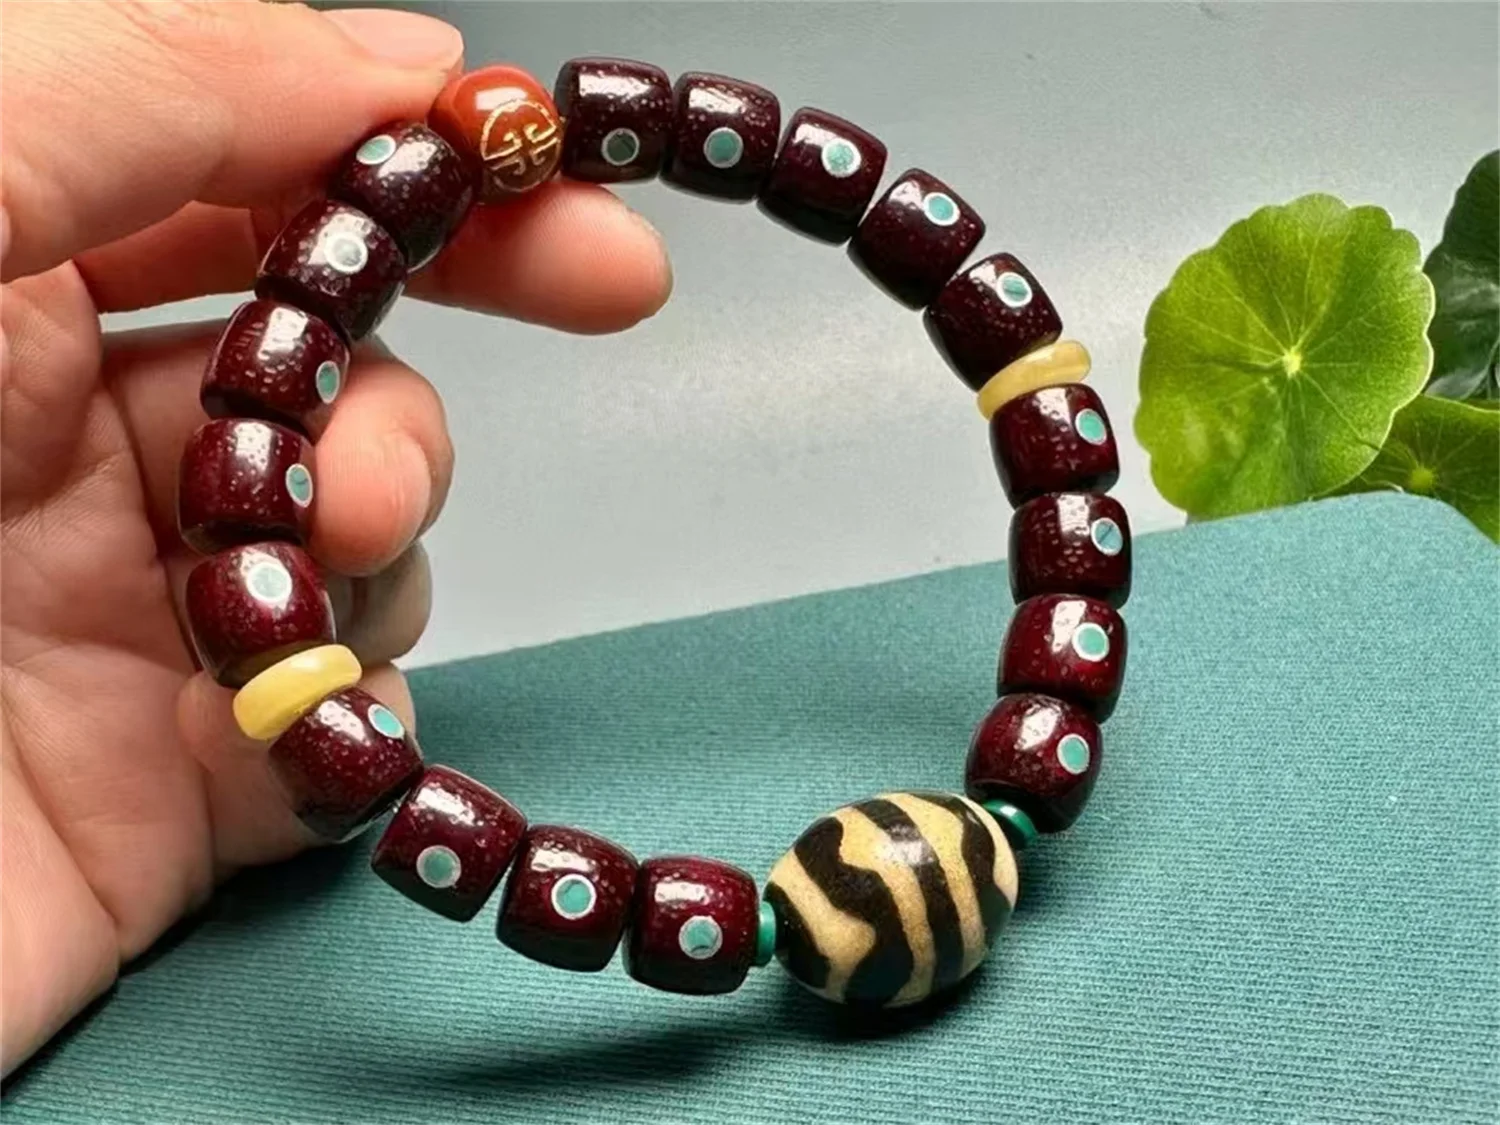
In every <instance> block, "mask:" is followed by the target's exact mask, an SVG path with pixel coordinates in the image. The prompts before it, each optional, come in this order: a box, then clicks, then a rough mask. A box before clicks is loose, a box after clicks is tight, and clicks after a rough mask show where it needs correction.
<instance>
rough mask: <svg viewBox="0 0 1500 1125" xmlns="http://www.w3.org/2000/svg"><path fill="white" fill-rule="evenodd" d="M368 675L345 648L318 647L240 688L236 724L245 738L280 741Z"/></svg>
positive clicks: (288, 658) (235, 716) (278, 665)
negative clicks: (326, 700) (331, 698)
mask: <svg viewBox="0 0 1500 1125" xmlns="http://www.w3.org/2000/svg"><path fill="white" fill-rule="evenodd" d="M363 675H364V670H363V669H361V668H360V666H359V659H358V657H356V656H355V655H354V653H353V652H352V651H351V650H350V649H348V648H345V647H344V646H343V645H319V646H318V647H317V648H307V649H303V650H302V651H301V652H294V653H292V655H291V656H288V657H287V658H286V659H285V660H280V661H277V662H276V663H275V664H273V665H271V666H270V667H269V668H267V669H266V670H265V671H264V672H261V673H260V674H259V675H257V676H255V677H254V678H253V679H252V680H251V681H250V682H249V683H248V684H246V685H245V686H244V687H242V688H240V690H239V691H238V692H236V693H235V697H234V721H235V723H236V725H238V726H239V728H240V731H241V733H243V734H244V735H245V737H246V738H253V739H255V740H256V741H258V742H269V741H270V740H271V739H273V738H277V737H279V736H280V735H281V734H282V733H283V732H284V731H285V730H286V729H287V727H289V726H291V725H292V724H293V723H295V722H296V721H297V720H298V719H300V718H301V717H302V716H303V715H305V714H307V712H308V711H310V710H311V709H312V708H313V706H314V705H316V704H317V702H318V701H319V700H320V699H322V698H324V697H325V696H328V695H332V694H333V693H334V692H336V691H343V690H344V689H345V688H350V687H353V686H354V685H355V684H357V683H359V681H360V677H361V676H363Z"/></svg>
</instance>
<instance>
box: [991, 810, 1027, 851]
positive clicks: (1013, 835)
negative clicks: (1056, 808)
mask: <svg viewBox="0 0 1500 1125" xmlns="http://www.w3.org/2000/svg"><path fill="white" fill-rule="evenodd" d="M984 810H985V812H987V813H989V814H990V815H991V816H993V817H994V818H995V820H996V821H998V822H999V824H1000V829H1001V831H1003V832H1004V833H1005V838H1006V839H1007V840H1009V841H1010V846H1011V847H1013V848H1015V849H1016V851H1018V852H1019V851H1022V850H1023V849H1025V848H1026V847H1027V846H1029V845H1030V844H1031V842H1032V841H1033V840H1035V839H1036V838H1037V835H1038V833H1037V830H1036V825H1035V824H1033V823H1032V822H1031V817H1029V816H1027V815H1026V814H1025V813H1024V812H1022V811H1021V810H1020V809H1018V808H1016V806H1015V805H1012V804H1009V803H1007V802H1005V801H986V802H985V803H984Z"/></svg>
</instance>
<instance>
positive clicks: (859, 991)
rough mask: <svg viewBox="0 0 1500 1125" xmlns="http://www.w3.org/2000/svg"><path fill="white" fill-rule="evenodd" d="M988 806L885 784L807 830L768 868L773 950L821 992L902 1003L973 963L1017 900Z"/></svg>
mask: <svg viewBox="0 0 1500 1125" xmlns="http://www.w3.org/2000/svg"><path fill="white" fill-rule="evenodd" d="M1016 890H1017V886H1016V863H1015V856H1014V854H1013V853H1012V851H1011V847H1010V844H1009V842H1008V841H1007V840H1006V838H1005V834H1004V833H1003V832H1002V831H1001V829H1000V827H999V825H997V824H996V823H995V821H994V819H993V818H992V817H991V816H990V814H989V813H987V812H985V811H984V810H983V809H982V808H980V807H979V806H978V805H977V804H975V803H974V802H973V801H970V800H968V799H967V798H965V797H958V796H952V795H949V794H945V793H887V794H884V795H883V796H880V797H875V798H872V799H870V800H868V801H861V802H859V803H858V804H854V805H847V806H845V807H844V808H841V809H838V810H836V811H835V812H833V813H831V814H829V815H828V816H825V817H823V818H822V819H821V820H818V821H817V822H816V823H814V824H813V825H812V827H810V828H808V830H807V831H806V832H804V833H803V834H802V835H801V836H800V837H799V838H798V839H797V842H796V843H795V844H794V845H793V846H792V850H791V851H789V852H787V854H786V855H784V856H782V858H781V859H780V860H779V861H778V862H777V864H776V866H775V867H774V868H772V869H771V875H770V879H769V880H768V882H767V885H766V901H767V902H769V903H770V904H771V906H772V908H773V909H774V910H775V912H776V924H777V948H776V955H777V957H778V958H780V960H781V963H782V964H783V965H784V966H785V967H786V969H787V971H788V972H789V973H791V975H792V977H793V978H795V979H796V980H797V981H798V983H800V984H802V985H804V986H805V987H807V988H808V989H810V990H811V991H813V992H815V993H817V994H818V995H819V996H822V997H824V998H825V999H828V1000H833V1001H836V1002H840V1003H846V1004H853V1005H862V1006H868V1007H899V1006H902V1005H906V1004H914V1003H916V1002H918V1001H920V1000H923V999H925V998H927V997H928V996H931V995H933V994H934V993H937V992H940V991H942V990H943V989H945V988H949V987H951V986H952V985H954V984H955V983H957V982H958V981H960V980H962V979H963V978H964V977H966V976H967V975H968V974H969V973H970V972H972V971H973V970H974V969H975V968H976V967H977V966H978V965H979V963H980V962H981V961H983V960H984V957H985V954H986V953H987V952H988V951H989V947H990V943H991V942H992V941H993V940H994V937H995V933H996V931H997V930H999V928H1000V926H1001V925H1002V924H1003V923H1004V921H1005V920H1006V918H1008V917H1009V916H1010V913H1011V910H1012V909H1013V908H1014V907H1015V903H1016Z"/></svg>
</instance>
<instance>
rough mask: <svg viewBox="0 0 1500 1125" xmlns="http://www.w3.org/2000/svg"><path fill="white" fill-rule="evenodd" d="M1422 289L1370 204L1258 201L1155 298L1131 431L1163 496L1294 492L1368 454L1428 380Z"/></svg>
mask: <svg viewBox="0 0 1500 1125" xmlns="http://www.w3.org/2000/svg"><path fill="white" fill-rule="evenodd" d="M1432 304H1433V297H1432V285H1431V284H1430V283H1429V282H1428V280H1427V278H1426V277H1425V276H1424V275H1423V273H1422V270H1421V253H1420V250H1419V247H1418V245H1417V240H1416V238H1415V237H1414V236H1413V235H1412V234H1411V233H1410V232H1408V231H1404V230H1396V229H1393V228H1392V226H1391V218H1390V216H1389V215H1388V214H1386V212H1384V211H1382V210H1381V209H1380V208H1378V207H1353V208H1351V207H1348V206H1346V205H1345V204H1344V203H1342V202H1341V201H1340V200H1338V199H1335V198H1334V197H1332V196H1330V195H1309V196H1305V197H1303V198H1302V199H1298V200H1296V201H1294V202H1292V203H1289V204H1287V205H1285V206H1280V207H1263V208H1262V209H1261V210H1259V211H1257V212H1255V214H1253V215H1251V216H1250V217H1249V218H1248V219H1243V220H1241V221H1240V222H1238V223H1235V224H1234V225H1233V226H1232V227H1230V228H1229V229H1228V230H1227V231H1225V232H1224V236H1223V237H1222V238H1220V239H1219V241H1218V242H1217V243H1216V244H1215V245H1214V246H1212V247H1210V248H1209V249H1207V250H1201V251H1199V252H1198V253H1196V254H1194V255H1193V256H1192V257H1190V258H1188V259H1187V261H1185V262H1183V263H1182V265H1181V266H1180V267H1179V268H1178V270H1177V273H1176V274H1175V275H1174V276H1173V278H1172V282H1171V284H1170V285H1168V286H1167V288H1166V289H1165V290H1163V291H1162V293H1161V294H1160V295H1158V297H1157V298H1156V300H1155V302H1153V303H1152V306H1151V312H1150V314H1149V315H1148V316H1147V318H1146V348H1145V352H1144V353H1143V354H1142V356H1141V405H1140V409H1139V411H1138V412H1137V414H1136V419H1135V432H1136V436H1137V437H1138V438H1139V439H1140V442H1141V444H1142V445H1143V446H1145V448H1146V450H1147V451H1148V452H1149V453H1150V454H1151V475H1152V478H1153V479H1154V480H1155V482H1156V486H1157V488H1159V489H1160V490H1161V493H1162V495H1163V496H1165V497H1166V498H1167V499H1168V500H1170V501H1171V502H1172V503H1173V504H1175V505H1177V506H1178V507H1179V508H1184V509H1186V510H1187V511H1188V512H1189V513H1190V514H1191V515H1193V516H1197V517H1208V518H1211V517H1214V516H1226V515H1232V514H1234V513H1236V512H1246V511H1251V510H1254V509H1257V508H1269V507H1274V506H1277V505H1280V504H1289V503H1294V502H1296V501H1299V500H1306V499H1309V498H1311V497H1313V496H1317V495H1320V494H1323V493H1326V492H1329V491H1331V490H1332V489H1335V488H1337V487H1338V486H1339V485H1342V484H1344V483H1346V482H1347V481H1349V480H1351V479H1352V478H1353V477H1355V476H1356V475H1357V474H1358V473H1359V472H1360V471H1361V470H1362V469H1364V468H1365V467H1366V466H1367V465H1369V463H1370V462H1371V460H1373V459H1374V457H1375V453H1376V451H1377V450H1378V449H1379V448H1380V446H1381V444H1382V443H1383V442H1384V441H1385V437H1386V434H1387V433H1389V432H1390V427H1391V418H1392V416H1393V415H1394V414H1395V413H1396V411H1397V410H1398V409H1400V407H1401V406H1402V405H1404V404H1405V403H1407V402H1409V401H1410V400H1411V399H1412V397H1413V396H1415V395H1416V394H1417V393H1418V392H1419V391H1420V390H1421V389H1422V385H1423V384H1424V383H1425V382H1426V381H1427V375H1428V372H1429V371H1430V370H1431V367H1432V349H1431V346H1430V345H1429V344H1428V342H1427V335H1426V329H1427V322H1428V321H1429V320H1430V319H1431V317H1432Z"/></svg>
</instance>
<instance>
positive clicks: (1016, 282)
mask: <svg viewBox="0 0 1500 1125" xmlns="http://www.w3.org/2000/svg"><path fill="white" fill-rule="evenodd" d="M995 289H996V292H998V293H999V294H1000V299H1001V300H1002V301H1004V302H1005V303H1006V304H1007V305H1009V306H1010V307H1011V308H1013V309H1021V308H1025V307H1026V306H1027V305H1029V304H1031V282H1029V281H1027V280H1026V279H1025V278H1024V277H1022V276H1021V275H1020V274H1018V273H1011V272H1009V271H1006V272H1005V273H1002V274H1001V275H1000V278H999V280H998V282H997V283H996V286H995Z"/></svg>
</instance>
